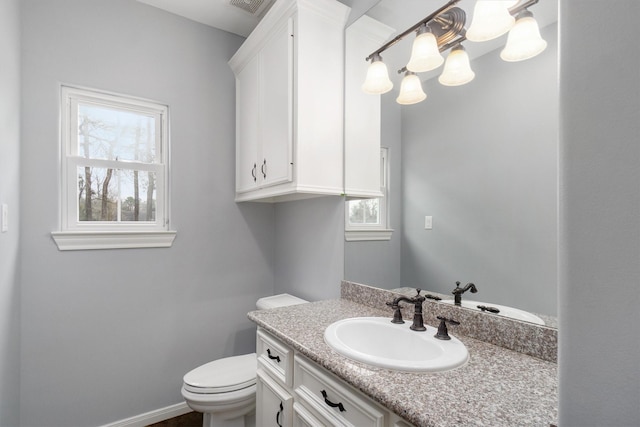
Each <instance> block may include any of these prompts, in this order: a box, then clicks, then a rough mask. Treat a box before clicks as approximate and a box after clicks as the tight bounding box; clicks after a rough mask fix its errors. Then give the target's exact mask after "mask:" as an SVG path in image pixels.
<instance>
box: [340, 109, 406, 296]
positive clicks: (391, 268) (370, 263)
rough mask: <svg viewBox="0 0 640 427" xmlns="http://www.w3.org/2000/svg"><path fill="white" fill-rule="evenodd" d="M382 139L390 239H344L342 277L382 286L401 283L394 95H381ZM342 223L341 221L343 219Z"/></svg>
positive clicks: (398, 119)
mask: <svg viewBox="0 0 640 427" xmlns="http://www.w3.org/2000/svg"><path fill="white" fill-rule="evenodd" d="M381 101H382V117H381V141H380V145H381V146H383V147H387V148H389V175H390V177H389V186H390V187H389V188H390V191H389V198H390V201H389V212H388V214H389V224H390V227H391V228H392V229H393V230H394V231H393V235H392V236H391V240H387V241H371V242H345V245H344V252H345V262H344V277H345V279H347V280H353V281H355V282H359V283H366V284H367V285H372V286H379V287H381V288H386V289H389V288H397V287H399V286H400V285H401V271H400V267H401V261H400V248H401V244H402V128H401V126H402V123H401V107H400V105H398V103H396V102H395V97H393V96H382V97H381ZM343 223H344V220H343Z"/></svg>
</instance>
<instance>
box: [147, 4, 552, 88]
mask: <svg viewBox="0 0 640 427" xmlns="http://www.w3.org/2000/svg"><path fill="white" fill-rule="evenodd" d="M137 1H139V2H141V3H145V4H148V5H151V6H154V7H157V8H160V9H164V10H166V11H168V12H171V13H174V14H176V15H180V16H183V17H185V18H188V19H191V20H193V21H197V22H200V23H202V24H205V25H209V26H211V27H215V28H219V29H221V30H224V31H228V32H230V33H234V34H238V35H240V36H243V37H247V36H248V35H249V34H250V33H251V31H252V30H253V29H254V28H255V26H256V25H257V24H258V22H260V19H261V18H262V17H263V16H264V14H265V13H266V12H267V11H268V9H269V7H271V5H272V4H273V3H274V1H275V0H137ZM338 1H340V3H344V4H346V5H347V6H349V7H351V13H350V15H349V18H348V22H347V24H349V23H351V22H353V21H354V20H356V19H357V18H358V17H360V16H361V15H362V14H364V13H366V14H367V15H369V16H371V17H372V18H374V19H377V20H378V21H381V22H383V23H385V24H386V25H388V26H390V27H391V28H395V29H396V30H397V32H396V34H399V33H401V32H403V31H404V30H405V29H407V28H409V27H411V26H413V25H414V24H416V23H417V22H418V21H420V20H421V19H422V18H425V17H427V16H428V15H429V14H431V13H432V12H433V11H434V10H436V9H438V8H439V7H440V6H443V5H444V4H446V0H338ZM558 1H559V0H539V2H538V3H537V4H535V5H533V6H532V7H531V8H530V10H531V12H533V13H534V15H535V18H536V20H537V21H538V24H539V26H540V27H541V28H542V27H545V26H547V25H550V24H552V23H554V22H557V20H558ZM232 3H234V4H240V6H243V7H245V8H247V9H249V8H250V7H254V8H255V9H256V10H255V12H254V13H250V12H248V11H246V10H244V9H242V8H240V7H238V6H235V5H232ZM474 4H475V0H460V2H459V3H458V4H457V5H456V6H457V7H459V8H461V9H463V10H465V11H466V13H467V25H466V27H467V28H468V26H469V24H468V23H469V22H470V19H471V16H472V14H473V5H474ZM505 40H506V36H502V37H499V38H498V39H496V40H492V41H489V42H483V43H472V42H467V43H465V48H466V49H467V53H468V54H469V56H470V57H471V58H475V57H478V56H481V55H484V54H485V53H487V52H489V51H492V50H494V49H497V48H498V47H499V46H501V45H504V43H505ZM402 46H404V47H402ZM407 51H408V52H410V51H411V37H407V38H406V39H404V40H402V41H401V42H400V43H398V44H397V45H396V46H394V47H393V48H392V49H389V51H387V53H386V54H385V55H386V56H385V58H387V56H389V57H390V58H389V59H391V58H393V56H394V55H396V54H398V53H401V54H402V55H405V56H406V55H407V53H406V52H407ZM385 62H386V61H385ZM425 77H427V78H428V76H425Z"/></svg>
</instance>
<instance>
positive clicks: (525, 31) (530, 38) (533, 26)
mask: <svg viewBox="0 0 640 427" xmlns="http://www.w3.org/2000/svg"><path fill="white" fill-rule="evenodd" d="M546 48H547V42H546V41H544V40H543V39H542V37H541V36H540V28H538V23H537V22H536V20H535V18H534V17H533V15H532V14H531V12H526V13H525V12H523V13H522V14H521V15H518V20H517V21H516V25H514V27H513V28H512V29H511V31H509V37H508V38H507V44H506V46H505V47H504V49H503V50H502V52H500V58H502V59H504V60H505V61H509V62H516V61H524V60H525V59H529V58H533V57H534V56H536V55H538V54H539V53H541V52H542V51H543V50H545V49H546Z"/></svg>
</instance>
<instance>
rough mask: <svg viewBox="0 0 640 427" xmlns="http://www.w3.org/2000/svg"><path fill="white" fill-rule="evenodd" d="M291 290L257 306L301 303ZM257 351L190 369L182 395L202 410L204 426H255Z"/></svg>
mask: <svg viewBox="0 0 640 427" xmlns="http://www.w3.org/2000/svg"><path fill="white" fill-rule="evenodd" d="M305 302H307V301H305V300H303V299H301V298H298V297H294V296H293V295H289V294H279V295H274V296H271V297H265V298H260V299H259V300H258V301H257V303H256V307H257V308H258V310H264V309H267V308H274V307H284V306H289V305H296V304H302V303H305ZM256 369H257V358H256V354H255V353H251V354H244V355H241V356H233V357H226V358H223V359H218V360H214V361H213V362H209V363H206V364H204V365H202V366H199V367H197V368H195V369H194V370H192V371H190V372H188V373H187V374H186V375H185V376H184V378H183V381H184V382H183V385H182V396H183V397H184V399H185V401H186V402H187V405H189V407H190V408H191V409H193V410H194V411H197V412H202V413H203V414H204V417H203V423H202V426H203V427H254V426H255V408H256Z"/></svg>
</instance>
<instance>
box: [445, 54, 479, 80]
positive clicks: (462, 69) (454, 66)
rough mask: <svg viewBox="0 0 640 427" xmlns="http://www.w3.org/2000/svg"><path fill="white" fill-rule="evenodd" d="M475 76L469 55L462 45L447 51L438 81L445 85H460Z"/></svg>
mask: <svg viewBox="0 0 640 427" xmlns="http://www.w3.org/2000/svg"><path fill="white" fill-rule="evenodd" d="M475 76H476V73H474V72H473V70H472V69H471V64H470V63H469V55H467V52H466V51H465V50H464V48H463V47H462V46H458V47H455V48H453V49H452V50H451V52H449V56H447V61H446V62H445V63H444V70H442V74H441V75H440V77H438V81H439V82H440V84H443V85H445V86H460V85H463V84H466V83H469V82H470V81H471V80H473V79H474V77H475Z"/></svg>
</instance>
